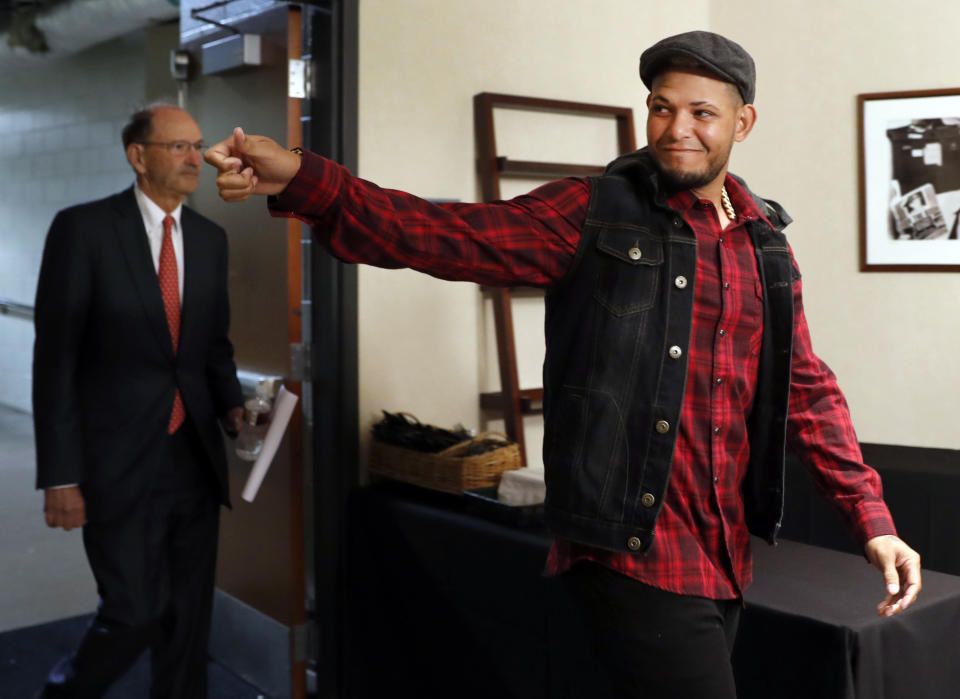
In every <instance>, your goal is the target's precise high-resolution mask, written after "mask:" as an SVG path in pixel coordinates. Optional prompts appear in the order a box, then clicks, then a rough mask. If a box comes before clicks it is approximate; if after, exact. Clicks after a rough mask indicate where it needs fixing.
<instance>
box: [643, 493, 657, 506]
mask: <svg viewBox="0 0 960 699" xmlns="http://www.w3.org/2000/svg"><path fill="white" fill-rule="evenodd" d="M656 502H657V499H656V498H655V497H653V493H644V494H643V495H642V496H641V497H640V504H641V505H643V506H644V507H653V506H654V504H655V503H656Z"/></svg>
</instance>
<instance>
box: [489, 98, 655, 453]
mask: <svg viewBox="0 0 960 699" xmlns="http://www.w3.org/2000/svg"><path fill="white" fill-rule="evenodd" d="M494 108H506V109H519V110H526V111H536V112H549V113H553V114H574V115H578V116H587V117H604V118H609V119H610V121H611V122H612V123H613V125H614V126H615V127H616V132H617V153H616V155H623V154H625V153H630V152H631V151H634V150H636V138H635V136H634V130H633V110H631V109H630V108H629V107H611V106H606V105H600V104H588V103H585V102H569V101H565V100H549V99H542V98H539V97H523V96H520V95H503V94H497V93H492V92H481V93H480V94H478V95H474V98H473V119H474V132H475V136H476V142H477V174H478V175H479V178H480V186H481V190H482V194H483V200H484V201H497V200H499V199H500V198H501V196H500V179H501V178H502V177H527V178H530V179H543V180H551V179H559V178H562V177H590V176H594V175H602V174H603V171H604V169H605V167H604V166H601V165H582V164H571V163H553V162H541V161H534V160H510V158H508V157H506V156H502V155H498V154H497V139H496V134H495V129H494V123H493V121H494V119H493V112H494ZM483 289H484V291H489V292H490V296H491V300H492V301H493V318H494V325H495V326H496V332H497V359H498V361H499V364H500V386H501V390H500V392H495V393H481V394H480V407H481V408H482V409H483V410H489V411H496V412H500V413H502V414H503V420H504V424H505V431H506V433H507V436H508V437H510V439H512V440H514V441H515V442H517V444H518V445H519V447H520V454H521V458H522V459H523V465H524V466H526V448H525V445H524V438H523V416H524V415H539V414H542V413H543V389H542V388H525V389H521V388H520V387H519V383H518V381H519V380H518V378H517V352H516V347H515V342H514V333H513V312H512V309H511V298H512V293H513V292H514V290H512V289H509V288H488V287H483ZM516 291H520V292H521V293H528V291H527V290H526V289H519V288H518V289H517V290H516ZM535 291H536V292H537V293H542V290H539V289H538V290H535Z"/></svg>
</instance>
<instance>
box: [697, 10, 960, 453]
mask: <svg viewBox="0 0 960 699" xmlns="http://www.w3.org/2000/svg"><path fill="white" fill-rule="evenodd" d="M744 18H749V21H744ZM921 18H922V19H921ZM711 19H712V22H711V29H713V30H714V31H718V32H720V33H725V34H727V35H729V36H730V37H732V38H734V39H737V40H739V41H741V42H742V43H743V44H744V45H745V46H746V47H747V48H748V50H749V51H750V52H751V53H752V54H753V56H754V58H755V59H756V61H757V64H758V75H759V78H758V90H757V109H758V111H759V115H760V118H759V121H758V124H757V128H756V129H755V131H754V133H753V134H752V135H751V136H750V138H749V140H748V142H747V143H745V144H743V145H742V146H740V147H738V148H735V149H734V157H733V169H734V170H735V171H737V172H739V173H741V174H743V175H744V176H745V177H747V178H748V181H750V183H751V184H752V186H753V187H754V189H756V190H757V191H758V192H759V193H761V194H763V195H764V196H769V197H771V198H773V199H776V200H778V201H780V203H781V204H783V205H784V206H785V207H786V209H787V210H788V211H789V212H790V213H791V215H792V216H793V218H794V219H795V223H794V224H793V225H791V226H790V228H788V229H787V233H788V237H789V239H790V241H791V244H792V245H793V248H794V251H795V253H796V256H797V260H798V262H799V263H800V266H801V270H802V272H803V274H804V293H805V307H806V311H807V315H808V320H809V322H810V326H811V331H812V335H813V342H814V349H815V350H817V352H818V353H819V354H820V355H821V357H823V358H824V359H825V360H826V361H827V363H828V364H830V365H831V367H832V368H833V369H834V371H835V372H836V373H837V375H838V377H839V379H840V385H841V386H842V387H843V388H844V390H845V392H846V395H847V398H848V401H849V402H850V407H851V410H852V411H853V417H854V424H855V426H856V428H857V432H858V435H859V437H860V439H861V440H862V441H867V442H880V443H886V444H905V445H915V446H929V447H947V448H960V429H957V425H956V421H957V417H958V410H957V408H958V389H960V362H958V361H957V358H956V357H955V356H954V353H955V352H956V351H957V347H958V346H960V324H958V323H957V322H956V315H955V313H954V310H955V308H956V306H957V304H958V302H960V275H957V274H954V273H939V274H937V273H917V272H911V273H891V272H883V273H881V272H870V273H860V272H858V260H859V257H858V255H859V252H858V251H859V247H858V246H859V242H858V241H859V225H860V223H859V213H858V196H859V195H858V188H857V187H858V185H857V177H858V175H857V164H858V151H857V113H856V108H857V99H856V98H857V95H858V94H860V93H868V92H886V91H902V90H920V89H928V88H945V87H951V88H957V87H960V72H958V65H960V63H958V59H957V40H956V28H957V27H958V26H960V3H955V2H942V1H937V0H917V2H914V3H912V4H911V5H910V8H909V10H906V9H905V6H904V5H903V3H901V2H894V1H893V0H873V1H871V2H869V3H868V2H854V1H851V0H841V1H837V0H813V1H810V0H807V1H805V2H799V1H788V2H776V3H771V2H763V1H761V0H716V1H715V2H713V3H712V4H711ZM918 22H919V24H918ZM756 28H763V29H764V30H765V31H764V32H759V31H755V29H756Z"/></svg>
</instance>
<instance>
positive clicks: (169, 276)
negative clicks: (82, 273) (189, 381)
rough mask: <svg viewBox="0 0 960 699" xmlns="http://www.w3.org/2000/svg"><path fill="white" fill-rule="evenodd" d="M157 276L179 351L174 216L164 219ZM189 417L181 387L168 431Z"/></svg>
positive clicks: (176, 428) (175, 349)
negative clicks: (181, 395) (181, 394)
mask: <svg viewBox="0 0 960 699" xmlns="http://www.w3.org/2000/svg"><path fill="white" fill-rule="evenodd" d="M157 277H158V279H159V281H160V294H161V295H162V296H163V307H164V309H166V312H167V325H168V326H169V327H170V339H171V340H173V352H174V354H176V353H177V347H178V345H179V344H180V279H179V275H178V274H177V254H176V252H174V250H173V216H166V217H165V218H164V219H163V242H162V243H161V244H160V262H159V264H158V265H157ZM186 417H187V411H186V409H185V408H184V406H183V399H182V398H181V397H180V389H177V393H176V395H175V396H174V398H173V409H172V410H171V412H170V422H169V424H168V425H167V433H168V434H173V433H174V432H176V431H177V430H178V429H179V428H180V425H182V424H183V421H184V420H185V419H186Z"/></svg>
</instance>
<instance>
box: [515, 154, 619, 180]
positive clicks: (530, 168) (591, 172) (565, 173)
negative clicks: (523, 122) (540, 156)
mask: <svg viewBox="0 0 960 699" xmlns="http://www.w3.org/2000/svg"><path fill="white" fill-rule="evenodd" d="M604 169H606V168H605V166H603V165H573V164H570V163H546V162H540V161H536V160H510V159H509V158H507V157H506V156H501V157H499V158H497V170H499V171H500V174H501V175H504V176H507V177H543V178H549V179H555V178H559V177H590V176H598V175H602V174H603V171H604Z"/></svg>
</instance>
